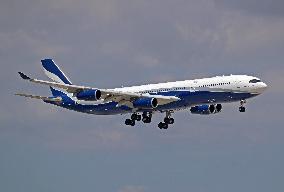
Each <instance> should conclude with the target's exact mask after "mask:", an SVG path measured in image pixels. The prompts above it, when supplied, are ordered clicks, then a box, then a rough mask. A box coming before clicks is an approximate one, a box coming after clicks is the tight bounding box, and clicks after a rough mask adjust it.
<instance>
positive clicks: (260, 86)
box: [257, 82, 268, 93]
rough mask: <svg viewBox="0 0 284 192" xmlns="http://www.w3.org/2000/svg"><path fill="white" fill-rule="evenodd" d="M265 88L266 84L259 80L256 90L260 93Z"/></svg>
mask: <svg viewBox="0 0 284 192" xmlns="http://www.w3.org/2000/svg"><path fill="white" fill-rule="evenodd" d="M267 88H268V86H267V85H266V84H265V83H263V82H261V83H259V87H258V88H257V91H258V92H259V93H262V92H264V91H265V90H266V89H267Z"/></svg>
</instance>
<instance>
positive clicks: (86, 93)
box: [76, 89, 102, 101]
mask: <svg viewBox="0 0 284 192" xmlns="http://www.w3.org/2000/svg"><path fill="white" fill-rule="evenodd" d="M101 96H102V93H101V91H100V90H98V89H97V90H92V89H90V90H83V91H80V92H79V93H77V95H76V97H77V99H79V100H84V101H97V100H100V99H101Z"/></svg>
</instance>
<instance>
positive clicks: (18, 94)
mask: <svg viewBox="0 0 284 192" xmlns="http://www.w3.org/2000/svg"><path fill="white" fill-rule="evenodd" d="M15 95H17V96H21V97H28V98H31V99H41V100H43V101H54V102H60V101H62V98H61V97H44V96H37V95H28V94H24V93H16V94H15Z"/></svg>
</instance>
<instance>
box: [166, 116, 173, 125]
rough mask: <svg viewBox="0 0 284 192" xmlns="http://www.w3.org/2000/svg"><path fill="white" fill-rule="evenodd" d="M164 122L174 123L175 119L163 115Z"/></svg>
mask: <svg viewBox="0 0 284 192" xmlns="http://www.w3.org/2000/svg"><path fill="white" fill-rule="evenodd" d="M164 122H165V123H166V124H174V122H175V120H174V118H168V117H165V118H164Z"/></svg>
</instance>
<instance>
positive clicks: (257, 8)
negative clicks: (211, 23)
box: [215, 0, 284, 17]
mask: <svg viewBox="0 0 284 192" xmlns="http://www.w3.org/2000/svg"><path fill="white" fill-rule="evenodd" d="M215 2H216V4H217V5H219V6H224V7H227V8H230V9H233V10H239V11H242V12H243V13H246V14H250V15H258V16H277V17H278V16H280V17H283V16H284V2H283V1H282V0H271V1H265V0H215Z"/></svg>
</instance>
